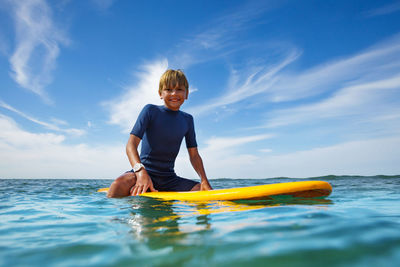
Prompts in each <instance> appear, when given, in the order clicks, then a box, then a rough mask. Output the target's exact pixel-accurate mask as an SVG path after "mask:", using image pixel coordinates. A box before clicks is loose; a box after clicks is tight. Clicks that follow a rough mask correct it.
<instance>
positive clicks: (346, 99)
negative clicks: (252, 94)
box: [266, 74, 400, 127]
mask: <svg viewBox="0 0 400 267" xmlns="http://www.w3.org/2000/svg"><path fill="white" fill-rule="evenodd" d="M399 94H400V74H399V75H397V76H395V77H391V78H388V79H385V80H379V81H373V82H369V83H363V84H358V85H353V86H349V87H345V88H342V89H341V90H339V91H337V92H336V93H335V94H333V96H331V97H330V98H327V99H324V100H321V101H319V102H316V103H312V104H308V105H303V106H300V107H294V108H289V109H284V110H278V111H276V112H272V113H271V114H270V116H271V117H272V119H270V120H269V121H268V123H267V125H266V126H267V127H278V126H284V125H289V124H299V123H304V122H307V121H313V122H316V121H319V120H326V119H329V118H336V119H337V118H339V119H341V120H347V119H349V118H350V119H351V120H353V121H354V119H355V118H358V120H360V119H361V120H366V119H371V118H372V117H373V116H374V117H375V116H379V117H381V118H383V117H385V118H387V119H398V117H393V116H390V115H391V114H393V112H396V111H397V112H398V111H399V109H400V108H399V104H400V103H399V102H400V100H398V96H399ZM397 112H396V113H395V114H397Z"/></svg>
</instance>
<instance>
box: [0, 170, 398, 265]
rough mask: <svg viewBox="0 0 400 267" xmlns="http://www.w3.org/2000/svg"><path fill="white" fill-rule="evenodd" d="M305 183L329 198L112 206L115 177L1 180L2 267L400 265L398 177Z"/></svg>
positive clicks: (139, 200) (138, 200) (139, 201)
mask: <svg viewBox="0 0 400 267" xmlns="http://www.w3.org/2000/svg"><path fill="white" fill-rule="evenodd" d="M297 180H300V179H285V178H280V179H264V180H258V179H257V180H256V179H246V180H237V179H220V180H213V181H212V185H213V186H214V188H227V187H239V186H251V185H258V184H269V183H277V182H288V181H297ZM307 180H325V181H328V182H330V183H331V184H332V186H333V193H332V194H331V195H330V196H329V197H328V198H326V199H317V200H313V201H310V200H302V199H278V200H270V201H258V202H255V201H252V202H243V203H232V202H211V203H206V204H204V203H203V204H193V203H182V202H162V201H158V200H154V199H148V198H144V197H127V198H122V199H107V198H106V197H105V194H104V193H97V192H96V190H97V189H98V188H100V187H107V186H108V185H109V184H110V182H111V181H110V180H44V179H43V180H42V179H38V180H17V179H16V180H0V218H1V220H0V266H204V265H207V266H246V265H247V266H267V265H268V266H321V265H323V266H396V265H397V266H399V265H400V205H399V204H400V201H399V200H400V176H374V177H354V176H327V177H319V178H314V179H307Z"/></svg>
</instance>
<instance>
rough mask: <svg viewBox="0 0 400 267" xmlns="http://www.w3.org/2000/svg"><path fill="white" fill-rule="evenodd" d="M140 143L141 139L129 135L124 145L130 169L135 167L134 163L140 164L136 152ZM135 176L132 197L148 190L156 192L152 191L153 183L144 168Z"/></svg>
mask: <svg viewBox="0 0 400 267" xmlns="http://www.w3.org/2000/svg"><path fill="white" fill-rule="evenodd" d="M140 141H141V139H140V138H139V137H137V136H136V135H133V134H131V135H130V137H129V140H128V143H127V144H126V154H127V155H128V159H129V162H130V163H131V166H132V167H133V166H135V164H136V163H140V157H139V153H138V150H137V148H138V146H139V143H140ZM135 175H136V183H135V185H134V186H133V187H132V188H131V192H132V193H131V195H132V196H136V195H139V194H142V193H145V192H146V191H147V189H149V188H150V190H151V191H153V192H154V191H157V190H155V189H154V186H153V182H152V181H151V179H150V176H149V175H148V173H147V171H146V170H145V169H144V168H142V169H141V170H139V171H137V172H135Z"/></svg>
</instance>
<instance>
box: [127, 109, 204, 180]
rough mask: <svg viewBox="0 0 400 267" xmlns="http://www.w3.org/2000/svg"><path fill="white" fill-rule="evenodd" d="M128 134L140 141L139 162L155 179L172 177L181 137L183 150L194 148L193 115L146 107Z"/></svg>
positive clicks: (195, 144)
mask: <svg viewBox="0 0 400 267" xmlns="http://www.w3.org/2000/svg"><path fill="white" fill-rule="evenodd" d="M131 134H133V135H135V136H137V137H139V138H140V139H142V148H141V151H140V161H141V162H142V163H143V164H144V166H145V168H146V170H147V171H149V172H152V173H153V174H156V175H158V176H174V175H176V174H175V171H174V166H175V159H176V156H177V155H178V152H179V148H180V146H181V143H182V140H183V137H185V141H186V147H187V148H191V147H197V143H196V134H195V131H194V123H193V117H192V115H190V114H188V113H185V112H183V111H180V110H178V111H173V110H170V109H168V108H167V107H165V106H156V105H152V104H148V105H146V106H145V107H144V108H143V110H142V111H141V112H140V114H139V117H138V119H137V120H136V123H135V125H134V126H133V129H132V131H131Z"/></svg>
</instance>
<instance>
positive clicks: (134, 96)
mask: <svg viewBox="0 0 400 267" xmlns="http://www.w3.org/2000/svg"><path fill="white" fill-rule="evenodd" d="M167 68H168V61H167V60H166V59H163V60H157V61H154V62H151V63H148V64H145V65H143V66H142V67H141V71H139V72H136V73H135V78H136V79H135V82H134V83H133V84H132V85H128V86H126V87H125V88H124V92H123V93H122V94H121V95H120V96H118V97H116V98H115V99H113V100H111V101H107V102H104V103H103V105H104V107H106V108H107V109H108V110H109V113H110V119H109V123H111V124H116V125H119V126H120V127H121V129H122V130H123V131H124V132H128V131H129V130H130V129H131V128H132V126H133V123H134V122H135V121H136V118H137V116H138V115H139V113H140V111H141V110H142V108H143V107H144V106H145V105H146V104H149V103H152V104H161V103H162V102H161V100H160V97H159V95H158V85H159V81H160V77H161V75H162V74H163V73H164V72H165V71H166V70H167Z"/></svg>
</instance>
